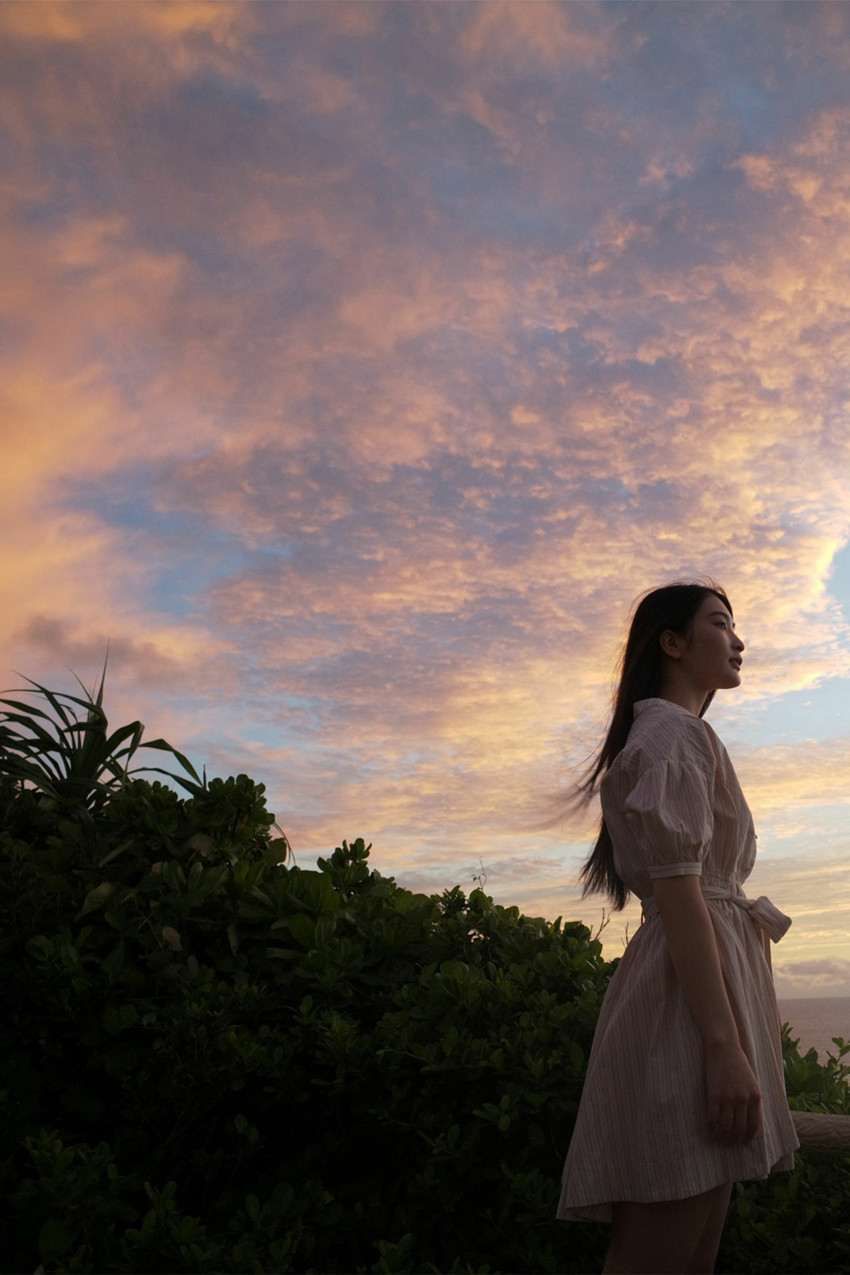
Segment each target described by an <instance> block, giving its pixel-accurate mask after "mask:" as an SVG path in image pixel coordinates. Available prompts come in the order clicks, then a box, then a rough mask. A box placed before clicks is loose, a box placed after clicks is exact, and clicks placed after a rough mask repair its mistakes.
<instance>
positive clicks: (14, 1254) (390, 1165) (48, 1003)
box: [0, 683, 850, 1275]
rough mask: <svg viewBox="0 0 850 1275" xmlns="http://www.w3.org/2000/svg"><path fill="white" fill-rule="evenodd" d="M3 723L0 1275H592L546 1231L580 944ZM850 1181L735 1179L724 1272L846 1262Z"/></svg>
mask: <svg viewBox="0 0 850 1275" xmlns="http://www.w3.org/2000/svg"><path fill="white" fill-rule="evenodd" d="M100 692H101V693H102V683H101V688H100ZM101 699H102V694H100V693H99V695H98V697H97V699H96V700H95V699H93V698H90V699H83V698H82V697H81V698H79V699H78V700H76V701H75V702H76V705H77V706H78V708H82V710H83V711H84V712H85V713H86V715H87V716H86V719H85V720H86V721H89V722H91V721H93V720H94V721H99V720H100V719H98V718H97V717H96V716H94V717H93V715H92V709H93V708H95V709H96V710H97V711H98V712H99V713H100V714H101V716H102V722H101V727H102V731H103V739H106V740H109V739H110V738H118V740H119V743H120V742H121V741H122V740H123V741H126V740H127V739H128V738H129V739H131V740H132V741H133V743H134V749H133V751H135V747H136V746H142V747H143V746H144V745H143V744H140V741H141V733H140V732H141V729H142V728H141V727H140V726H139V724H138V723H134V724H133V727H134V730H133V733H132V734H131V735H124V734H122V732H116V735H115V736H113V737H110V736H108V734H107V733H106V732H107V723H106V719H105V716H103V712H102V703H101ZM63 703H64V707H65V708H66V709H68V703H67V702H66V701H65V702H63ZM69 711H70V710H69ZM13 712H14V714H15V715H16V720H15V721H14V722H13V723H11V724H9V723H7V725H9V729H12V728H14V732H15V735H16V737H17V738H18V741H20V739H21V738H22V737H24V738H29V739H30V740H31V739H33V738H35V739H39V738H40V745H39V746H36V745H33V746H32V747H30V748H29V751H27V750H26V749H24V751H25V752H26V758H25V760H26V766H27V773H26V774H25V775H24V774H22V773H21V755H22V754H21V747H20V742H19V743H18V745H17V747H16V748H12V747H11V746H10V747H9V748H5V747H4V748H3V749H2V766H0V772H2V773H0V801H1V802H2V821H1V822H0V911H2V917H1V918H0V920H2V925H0V998H2V1004H3V1016H4V1021H5V1022H6V1023H7V1024H8V1028H9V1030H8V1032H7V1042H8V1043H7V1047H6V1048H5V1049H4V1050H3V1051H2V1052H0V1090H2V1098H3V1111H4V1127H3V1135H2V1146H1V1147H0V1174H2V1187H3V1193H4V1196H5V1197H6V1200H7V1207H6V1209H5V1212H4V1216H3V1219H2V1221H0V1255H2V1256H1V1257H0V1260H1V1261H2V1269H4V1270H7V1271H18V1270H34V1269H35V1268H36V1267H37V1266H40V1267H42V1268H43V1269H44V1271H46V1272H50V1271H97V1272H113V1271H114V1272H142V1271H146V1272H147V1271H149V1272H160V1271H162V1272H165V1271H168V1272H172V1271H173V1272H178V1271H191V1272H231V1271H232V1272H242V1271H246V1272H253V1271H257V1272H295V1271H316V1272H350V1271H360V1272H372V1271H374V1272H395V1271H397V1272H419V1271H421V1272H475V1271H479V1272H484V1271H492V1272H497V1271H505V1272H509V1271H510V1272H521V1271H527V1272H534V1271H540V1272H546V1271H553V1272H554V1271H564V1272H568V1271H578V1272H581V1271H592V1270H598V1269H600V1267H601V1264H602V1260H603V1254H604V1246H605V1242H606V1228H604V1227H600V1226H593V1225H587V1226H570V1227H562V1226H560V1225H559V1224H557V1223H556V1222H554V1221H553V1212H554V1207H555V1202H556V1200H557V1194H558V1180H559V1176H560V1171H561V1166H562V1163H563V1158H564V1154H565V1151H566V1147H567V1143H568V1140H569V1135H570V1131H571V1127H572V1122H573V1119H574V1116H575V1111H576V1108H577V1104H578V1099H579V1095H580V1091H581V1084H582V1078H583V1075H584V1070H585V1066H586V1062H587V1055H588V1051H589V1047H590V1041H591V1037H592V1033H593V1027H594V1024H595V1021H596V1017H597V1014H598V1010H599V1006H600V1003H601V999H602V996H603V994H604V991H605V988H606V986H607V981H608V978H609V977H610V973H611V969H612V966H611V965H610V964H609V963H606V962H605V961H604V960H603V958H602V954H601V947H600V944H599V943H598V941H597V940H596V939H594V938H593V937H592V936H591V935H590V933H589V932H588V930H587V929H586V928H585V927H584V926H582V925H580V924H578V923H568V924H565V925H564V924H562V923H561V922H560V921H558V922H555V923H550V922H546V921H542V920H539V919H533V918H528V917H524V916H521V915H520V913H519V911H518V909H516V908H503V907H499V906H496V905H495V904H494V903H493V901H492V900H491V899H490V898H489V897H488V896H487V895H485V894H484V893H483V891H482V890H480V889H479V890H473V891H472V893H471V894H470V895H469V897H466V895H465V894H464V893H463V892H462V891H461V890H460V889H458V888H456V889H454V890H451V891H447V892H446V893H444V894H443V895H442V896H440V897H438V896H433V897H426V896H424V895H417V894H412V893H410V892H409V891H407V890H404V889H402V888H401V887H399V886H398V885H397V884H396V883H395V881H393V880H392V878H388V877H383V876H381V874H380V873H379V872H377V871H375V870H374V869H372V868H371V867H370V863H369V848H368V847H367V846H366V845H365V844H364V842H363V841H362V840H360V839H356V840H353V841H352V842H351V843H350V844H349V843H347V842H343V843H342V845H341V846H340V847H338V848H337V849H336V850H335V851H334V852H333V854H332V855H330V857H329V858H327V859H322V860H319V865H318V868H317V869H315V870H312V869H311V870H308V869H303V868H300V867H298V866H296V865H295V864H293V863H292V862H291V861H290V860H289V859H288V858H287V849H288V847H287V845H286V842H285V839H282V838H277V839H275V838H274V837H273V832H274V827H273V823H274V821H273V817H272V815H270V814H269V812H268V811H267V810H266V806H265V798H264V790H263V786H262V785H261V784H255V783H254V782H253V781H252V780H250V779H249V778H248V777H247V776H245V775H239V776H238V777H236V778H230V779H227V780H224V781H222V780H216V779H214V780H211V781H210V782H209V783H207V782H202V781H200V780H198V778H197V776H196V775H195V773H194V771H192V769H191V767H190V766H189V764H188V763H187V762H186V761H185V759H184V758H181V757H180V756H179V754H174V755H175V757H176V758H177V760H178V762H180V764H181V767H182V770H183V776H182V777H181V778H180V779H179V782H180V783H181V784H182V786H183V790H184V791H183V795H181V794H179V793H178V792H176V791H175V790H174V788H172V787H169V786H166V785H165V784H163V783H161V782H159V781H156V780H154V781H151V780H149V779H145V778H141V777H139V776H138V775H137V774H131V773H129V772H128V771H127V770H126V767H125V768H122V764H121V758H120V757H119V758H118V759H117V760H116V758H115V756H114V754H113V753H109V755H108V756H104V751H103V748H102V747H100V746H99V747H98V748H97V749H95V748H90V749H89V752H90V753H91V754H93V755H96V757H97V763H96V765H97V773H96V774H94V775H90V776H89V782H87V783H80V782H76V780H77V779H78V778H79V769H80V768H79V766H78V768H77V775H76V776H75V782H74V783H73V784H66V785H64V786H61V785H59V784H57V783H56V781H55V774H54V775H53V780H52V781H51V782H47V781H46V782H44V783H39V782H38V774H37V770H38V765H39V758H38V753H39V748H41V749H42V750H48V751H49V746H50V740H49V738H48V737H47V736H44V737H39V736H38V735H37V734H33V733H32V732H30V734H29V735H28V734H27V729H26V720H25V719H26V711H25V705H22V704H20V703H19V702H17V701H16V707H15V708H14V709H10V710H9V714H11V713H13ZM7 716H8V715H7ZM38 725H39V727H40V729H42V730H44V731H47V732H48V735H49V731H50V727H49V725H45V722H44V721H43V720H41V719H39V722H38ZM66 728H67V723H64V724H63V723H62V722H61V721H60V722H59V723H58V724H57V725H56V730H59V731H64V736H63V738H64V740H66V741H67V739H68V738H69V736H71V737H73V732H72V731H68V730H67V729H66ZM98 729H99V728H98ZM92 735H93V729H92V728H84V729H82V730H81V731H78V733H77V736H76V738H78V740H79V741H80V742H82V743H86V742H87V741H89V740H90V739H91V738H92ZM7 739H8V736H7ZM103 739H100V745H102V743H103ZM0 742H2V735H0ZM155 746H156V747H159V748H160V749H165V750H168V745H166V744H164V741H161V740H158V741H155ZM171 751H172V752H173V750H171ZM107 752H109V750H107ZM187 775H188V776H191V777H190V778H187V777H186V776H187ZM49 777H50V776H49V775H48V778H49ZM175 778H177V776H175ZM786 1063H787V1068H788V1080H789V1094H790V1096H791V1100H792V1103H794V1104H796V1105H800V1106H805V1107H809V1108H811V1109H832V1110H848V1089H847V1085H846V1083H845V1075H846V1072H847V1068H845V1067H844V1065H843V1063H842V1062H841V1061H840V1058H839V1057H837V1058H836V1059H835V1060H834V1061H832V1062H831V1063H829V1064H828V1065H827V1067H826V1068H823V1067H820V1066H818V1064H817V1060H816V1057H815V1055H814V1054H809V1055H807V1056H806V1057H805V1058H801V1057H800V1056H799V1053H798V1051H797V1049H796V1048H795V1046H794V1044H793V1042H791V1041H788V1040H786ZM848 1177H850V1175H849V1174H848V1162H841V1163H839V1164H836V1163H835V1162H833V1163H831V1164H830V1165H828V1166H825V1165H823V1164H820V1163H818V1162H817V1161H816V1160H815V1159H813V1158H801V1163H800V1166H799V1168H798V1170H797V1172H796V1173H795V1174H793V1175H781V1176H780V1177H777V1178H775V1179H772V1180H770V1181H769V1182H768V1183H764V1184H762V1183H758V1184H749V1185H746V1186H742V1187H738V1188H737V1195H736V1201H735V1205H734V1207H733V1212H732V1215H731V1217H730V1223H729V1227H728V1231H727V1240H726V1246H725V1248H724V1253H723V1261H724V1263H725V1265H723V1266H722V1267H721V1269H724V1270H729V1271H739V1270H746V1271H748V1272H753V1275H758V1272H761V1271H765V1272H766V1271H772V1272H781V1271H797V1272H801V1271H838V1270H846V1269H847V1267H848V1259H850V1243H848V1229H847V1226H846V1224H845V1222H844V1220H843V1218H844V1209H845V1204H844V1201H846V1198H847V1190H848V1186H850V1180H848Z"/></svg>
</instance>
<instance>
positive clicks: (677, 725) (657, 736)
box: [617, 699, 722, 770]
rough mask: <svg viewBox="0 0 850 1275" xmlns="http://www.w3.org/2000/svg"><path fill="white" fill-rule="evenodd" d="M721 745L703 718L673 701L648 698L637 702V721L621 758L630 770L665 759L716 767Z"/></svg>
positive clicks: (665, 760)
mask: <svg viewBox="0 0 850 1275" xmlns="http://www.w3.org/2000/svg"><path fill="white" fill-rule="evenodd" d="M720 747H722V745H720V743H719V740H718V739H717V736H716V735H715V734H714V731H713V730H712V729H711V727H710V726H709V725H708V723H707V722H706V721H704V720H703V718H701V717H697V716H696V715H695V714H694V713H691V712H689V711H688V709H686V708H682V707H681V705H679V704H674V703H672V701H671V700H666V699H645V700H639V701H638V703H637V704H635V709H634V722H633V724H632V728H631V730H630V731H629V737H628V739H627V740H626V746H625V748H624V749H623V752H622V753H621V754H620V757H621V758H622V765H623V766H625V767H627V768H629V769H632V768H634V767H635V765H637V768H638V769H639V770H644V769H646V768H647V767H649V766H652V765H657V764H660V763H662V762H668V763H674V764H675V763H678V764H680V765H699V766H702V767H707V768H710V769H713V768H714V766H715V765H716V762H717V757H718V748H720ZM617 760H618V761H619V760H620V758H617Z"/></svg>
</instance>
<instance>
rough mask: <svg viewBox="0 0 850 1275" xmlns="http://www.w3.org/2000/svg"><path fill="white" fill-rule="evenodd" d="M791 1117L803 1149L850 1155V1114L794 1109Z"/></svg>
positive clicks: (825, 1153) (833, 1154)
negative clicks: (831, 1113) (838, 1114)
mask: <svg viewBox="0 0 850 1275" xmlns="http://www.w3.org/2000/svg"><path fill="white" fill-rule="evenodd" d="M791 1118H792V1120H793V1121H794V1127H795V1129H796V1130H797V1137H798V1138H799V1139H800V1150H801V1151H820V1152H821V1153H822V1154H823V1155H830V1156H835V1157H839V1156H850V1116H833V1115H828V1114H827V1113H825V1112H821V1111H792V1112H791Z"/></svg>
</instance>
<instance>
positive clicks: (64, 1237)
mask: <svg viewBox="0 0 850 1275" xmlns="http://www.w3.org/2000/svg"><path fill="white" fill-rule="evenodd" d="M75 1238H76V1237H75V1235H74V1232H73V1231H71V1230H69V1229H68V1227H67V1226H66V1225H65V1224H64V1223H63V1222H59V1221H57V1219H56V1218H52V1217H51V1218H48V1219H47V1221H46V1222H45V1223H44V1226H43V1227H42V1228H41V1230H40V1231H39V1233H38V1251H39V1253H40V1254H41V1256H42V1257H43V1258H44V1260H45V1261H46V1262H55V1261H56V1258H57V1257H61V1256H62V1254H63V1253H67V1251H68V1249H69V1248H70V1247H71V1245H72V1244H73V1243H74V1239H75Z"/></svg>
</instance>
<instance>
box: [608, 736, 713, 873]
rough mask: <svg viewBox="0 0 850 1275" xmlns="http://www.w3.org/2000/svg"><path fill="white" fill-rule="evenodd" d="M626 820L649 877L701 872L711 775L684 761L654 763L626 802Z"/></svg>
mask: <svg viewBox="0 0 850 1275" xmlns="http://www.w3.org/2000/svg"><path fill="white" fill-rule="evenodd" d="M625 816H626V822H627V824H628V825H629V828H630V831H631V834H632V837H633V838H634V840H635V842H636V844H637V846H638V848H639V850H640V851H641V853H642V856H643V858H644V864H645V869H646V871H647V872H648V874H649V876H650V878H651V879H653V880H654V879H656V878H657V877H678V876H700V875H701V874H702V860H703V858H704V856H705V852H706V850H707V849H708V845H709V843H710V841H711V836H712V831H713V827H714V817H713V812H712V802H711V792H710V778H709V776H708V775H707V774H706V773H705V771H704V770H703V769H702V767H700V766H694V765H692V764H691V765H689V764H687V762H685V761H684V760H682V759H675V760H672V759H671V760H662V761H657V762H655V763H654V764H653V765H652V766H650V767H649V768H648V769H647V770H645V771H644V772H643V774H642V775H641V776H640V778H639V779H638V781H637V783H636V784H635V786H634V788H633V789H632V790H631V792H630V793H629V794H628V796H627V797H626V801H625Z"/></svg>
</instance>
